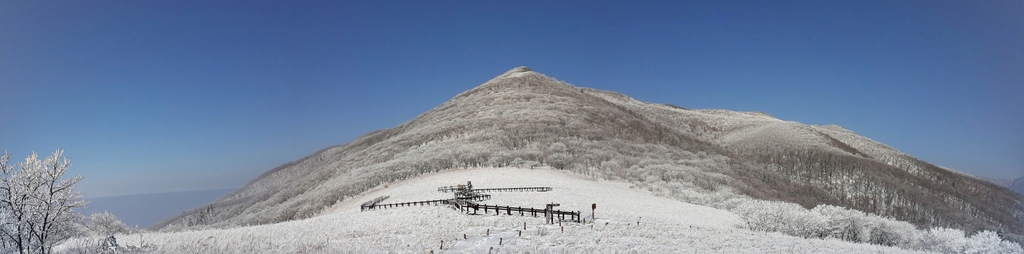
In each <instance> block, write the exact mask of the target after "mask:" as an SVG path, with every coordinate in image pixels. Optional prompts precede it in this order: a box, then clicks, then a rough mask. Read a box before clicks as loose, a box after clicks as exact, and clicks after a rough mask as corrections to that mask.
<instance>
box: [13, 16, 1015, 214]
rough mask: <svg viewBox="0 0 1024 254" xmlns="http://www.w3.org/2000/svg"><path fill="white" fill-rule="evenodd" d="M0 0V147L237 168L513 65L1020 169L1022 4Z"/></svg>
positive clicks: (82, 158)
mask: <svg viewBox="0 0 1024 254" xmlns="http://www.w3.org/2000/svg"><path fill="white" fill-rule="evenodd" d="M495 2H496V1H393V2H384V1H366V2H351V1H338V2H314V1H281V2H257V1H237V2H223V1H195V2H188V1H7V0H3V1H0V149H6V150H9V151H11V152H12V153H14V155H15V157H16V158H19V159H20V158H24V157H25V156H26V155H27V154H28V153H30V152H31V151H33V150H35V151H38V152H40V153H42V154H47V153H50V152H52V151H53V150H54V149H58V148H60V149H65V150H66V153H65V154H66V155H67V156H68V157H70V158H71V159H72V162H73V163H74V166H72V168H71V169H72V171H71V173H72V174H80V175H83V176H84V177H85V180H83V181H82V182H81V183H80V184H79V186H78V189H79V190H81V191H83V192H84V193H85V194H86V195H90V196H105V195H121V194H137V193H154V192H166V191H183V190H199V189H217V188H225V187H239V186H241V185H242V184H244V183H245V182H247V181H248V180H250V179H252V178H253V177H255V176H256V175H258V174H259V173H261V172H263V171H266V170H268V169H271V168H273V167H275V166H278V165H280V164H282V163H285V162H287V161H291V160H295V159H298V158H301V157H302V156H305V155H308V154H310V153H312V152H315V151H317V150H319V149H322V148H325V147H328V146H331V145H337V144H343V143H346V142H348V141H350V140H352V139H354V138H355V137H357V136H359V135H361V134H363V133H366V132H369V131H372V130H375V129H382V128H388V127H393V126H396V125H398V124H401V123H402V122H404V121H407V120H410V119H412V118H413V117H415V116H416V115H417V114H419V113H422V112H425V111H427V110H429V109H431V108H433V107H434V106H436V105H438V104H440V103H441V102H444V101H446V100H448V99H450V98H451V97H453V96H454V95H456V94H457V93H459V92H462V91H464V90H468V89H471V88H473V87H475V86H477V85H479V84H481V83H483V82H485V81H487V80H488V79H490V78H492V77H494V76H496V75H499V74H501V73H502V72H504V71H506V70H508V69H511V68H513V67H516V66H520V65H526V66H529V67H531V68H532V69H534V70H536V71H539V72H541V73H545V74H547V75H549V76H552V77H555V78H558V79H560V80H565V81H567V82H569V83H573V84H575V85H578V86H585V87H593V88H598V89H605V90H612V91H617V92H621V93H624V94H627V95H630V96H633V97H635V98H637V99H640V100H644V101H650V102H658V103H671V104H675V105H679V106H683V107H688V108H721V109H729V110H741V111H763V112H766V113H769V114H771V115H773V116H775V117H778V118H781V119H784V120H791V121H798V122H803V123H808V124H838V125H841V126H844V127H846V128H847V129H850V130H853V131H855V132H857V133H859V134H861V135H864V136H867V137H870V138H872V139H875V140H878V141H881V142H883V143H886V144H889V145H891V146H893V147H895V148H896V149H899V150H901V151H903V152H906V153H909V154H911V155H913V156H916V157H918V158H921V159H924V160H926V161H929V162H932V163H935V164H937V165H942V166H947V167H952V168H955V169H957V170H960V171H964V172H967V173H971V174H974V175H978V176H982V177H992V178H1016V177H1020V176H1024V134H1022V130H1024V102H1022V101H1024V46H1022V45H1024V15H1022V13H1024V2H1022V1H931V0H929V1H848V2H847V1H802V2H781V1H749V2H745V1H709V2H691V1H665V2H656V3H650V2H648V3H637V2H634V1H613V2H599V1H574V2H550V1H508V2H504V3H495Z"/></svg>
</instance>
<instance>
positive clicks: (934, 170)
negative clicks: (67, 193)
mask: <svg viewBox="0 0 1024 254" xmlns="http://www.w3.org/2000/svg"><path fill="white" fill-rule="evenodd" d="M510 165H514V166H520V167H527V168H531V167H540V166H547V167H552V168H556V169H563V170H570V171H573V172H578V173H580V174H584V175H590V176H592V177H595V178H605V179H613V180H620V181H628V182H631V183H634V184H637V185H638V186H641V187H644V188H648V189H650V190H652V191H656V192H661V193H664V195H670V196H673V197H675V198H677V199H681V200H684V201H687V202H692V203H699V204H712V205H715V204H717V205H721V206H728V200H731V199H735V198H743V197H752V198H756V199H768V200H782V201H788V202H795V203H798V204H801V205H803V206H805V207H812V206H814V205H819V204H830V205H838V206H844V207H850V208H853V209H858V210H862V211H865V212H869V213H877V214H881V215H885V216H891V217H896V218H899V219H901V220H906V221H909V222H912V223H914V224H917V225H918V226H921V227H929V226H951V227H957V228H962V229H964V230H967V231H972V232H973V231H977V230H982V229H989V230H998V231H999V232H1006V233H1007V234H1011V235H1017V236H1019V235H1020V234H1022V231H1024V223H1022V221H1024V212H1021V211H1024V204H1022V200H1021V197H1020V196H1019V195H1012V194H1013V193H1011V192H1009V191H1007V190H1006V189H1005V188H999V187H998V186H996V185H995V184H992V183H989V182H987V181H981V180H978V179H976V178H973V179H972V178H971V177H965V176H962V175H960V174H959V173H954V172H952V171H949V170H945V169H942V168H940V167H937V166H934V165H932V164H929V163H927V162H924V161H920V160H918V159H916V158H913V157H911V156H909V155H906V154H904V153H902V152H899V151H898V150H895V149H893V148H891V147H889V146H887V145H885V144H882V143H879V142H877V141H874V140H871V139H869V138H866V137H863V136H860V135H857V134H856V133H855V132H853V131H850V130H846V129H844V128H842V127H839V126H811V125H804V124H801V123H797V122H791V121H783V120H780V119H777V118H774V117H771V116H770V115H768V114H764V113H757V112H735V111H728V110H690V109H686V108H682V107H678V106H674V105H665V104H653V103H646V102H642V101H639V100H636V99H634V98H632V97H629V96H627V95H624V94H620V93H616V92H611V91H603V90H597V89H591V88H582V87H576V86H573V85H570V84H568V83H565V82H562V81H558V80H555V79H553V78H550V77H547V76H545V75H543V74H540V73H537V72H534V71H532V70H530V69H529V68H527V67H517V68H514V69H512V70H509V71H506V72H505V73H503V74H501V75H499V76H497V77H495V78H493V79H491V80H488V81H487V82H485V83H484V84H481V85H479V86H477V87H474V88H472V89H470V90H467V91H465V92H462V93H459V94H458V95H456V96H455V97H453V98H452V99H450V100H448V101H446V102H444V103H442V104H440V105H438V106H437V107H435V108H434V109H431V110H429V111H427V112H425V113H423V114H421V115H418V116H416V117H415V118H413V119H412V120H410V121H407V122H405V123H402V124H400V125H398V126H396V127H394V128H390V129H384V130H379V131H374V132H371V133H368V134H366V135H364V136H362V137H360V138H357V139H356V140H353V141H352V142H350V143H349V144H346V145H342V146H334V147H329V148H326V149H324V150H321V151H319V152H317V153H314V154H311V155H309V156H307V157H304V158H303V159H300V160H297V161H295V162H292V163H288V164H285V165H282V166H280V167H277V168H275V169H273V170H271V171H268V172H267V173H265V174H264V175H261V177H260V178H257V179H254V180H253V181H252V182H250V184H247V185H246V186H245V187H243V188H242V189H240V190H239V191H237V192H236V193H234V194H232V195H229V196H226V197H224V198H222V199H221V200H218V201H217V202H214V203H213V204H211V205H210V206H208V207H207V208H202V207H201V208H198V209H196V210H193V211H190V212H188V213H185V214H183V215H182V216H179V217H176V218H171V219H168V220H166V221H165V222H164V223H161V224H160V225H159V227H157V228H167V227H169V226H170V227H171V228H175V227H178V228H180V227H195V226H214V227H219V226H220V227H223V226H232V225H251V224H266V223H274V222H280V221H286V220H292V219H300V218H306V217H310V216H315V215H316V214H317V213H319V211H322V210H323V209H325V208H326V207H330V206H331V205H333V204H334V203H337V202H339V201H341V200H345V199H347V198H349V197H351V196H355V195H358V194H359V193H361V192H362V191H365V190H367V189H370V188H372V187H374V186H378V185H382V184H387V183H389V182H394V181H399V180H402V179H408V178H411V177H415V176H417V175H420V174H423V173H429V172H436V171H439V170H443V169H447V168H457V167H474V166H497V167H501V166H510ZM957 184H959V185H960V186H959V187H957ZM989 194H990V195H989ZM1011 195H1012V196H1011Z"/></svg>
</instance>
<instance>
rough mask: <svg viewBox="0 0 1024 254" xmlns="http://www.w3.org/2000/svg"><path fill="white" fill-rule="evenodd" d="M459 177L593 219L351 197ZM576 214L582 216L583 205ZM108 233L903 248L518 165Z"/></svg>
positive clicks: (412, 191)
mask: <svg viewBox="0 0 1024 254" xmlns="http://www.w3.org/2000/svg"><path fill="white" fill-rule="evenodd" d="M465 181H472V182H473V185H474V186H476V187H478V188H487V187H515V186H549V187H552V188H553V190H552V191H550V192H543V193H534V192H511V193H492V197H493V198H492V199H491V200H489V201H485V202H484V203H487V204H502V205H517V206H519V205H521V206H533V207H542V206H543V205H544V204H546V203H550V202H555V203H560V204H561V206H560V207H559V208H560V209H564V210H589V208H590V205H591V204H593V203H596V204H597V210H596V215H597V220H596V223H593V222H592V223H588V224H578V223H571V222H565V223H563V224H562V225H561V227H560V226H559V225H545V224H544V219H543V218H536V217H530V216H526V217H523V216H518V215H512V216H509V215H493V214H487V215H467V214H462V213H460V212H459V211H457V210H453V209H450V208H448V207H443V206H420V207H400V208H391V209H381V210H372V211H365V212H361V211H360V207H359V205H360V202H362V201H365V200H369V199H373V198H374V197H377V196H384V195H387V196H391V198H390V199H388V200H387V202H400V201H416V200H424V199H439V198H450V195H451V194H445V193H440V192H437V191H436V190H437V187H441V186H450V185H455V184H460V183H464V182H465ZM584 214H586V215H587V216H588V218H587V219H588V220H590V218H589V215H590V211H586V212H584ZM637 221H639V224H637ZM524 223H525V225H526V229H525V230H523V225H524ZM520 232H521V234H520ZM116 237H117V239H118V243H119V244H120V245H122V246H123V245H131V246H140V245H145V244H150V245H152V246H153V247H151V249H155V250H156V251H155V252H157V253H428V252H431V251H433V252H434V253H528V252H529V253H538V252H542V253H544V252H562V253H620V252H626V253H913V251H908V250H902V249H898V248H893V247H883V246H877V245H868V244H855V243H848V242H842V241H838V240H834V239H830V240H821V239H804V238H799V237H792V236H786V235H781V234H777V233H764V232H754V231H749V230H747V229H744V227H743V224H742V220H741V219H740V218H739V217H738V216H737V215H735V214H732V213H730V212H728V211H724V210H719V209H715V208H711V207H706V206H700V205H694V204H688V203H684V202H680V201H677V200H674V199H670V198H665V197H658V196H655V195H653V193H651V192H649V191H645V190H639V189H636V188H631V187H630V185H629V184H626V183H622V182H616V181H605V180H595V179H592V178H591V177H587V176H580V175H576V174H573V173H569V172H566V171H559V170H549V169H533V170H532V169H520V168H476V169H453V170H446V171H442V172H438V173H432V174H426V175H422V176H420V177H418V178H414V179H410V180H406V181H402V182H397V183H392V184H388V185H387V186H386V187H385V186H379V187H377V188H374V189H372V190H370V191H368V192H366V193H364V194H361V195H359V196H356V197H354V198H352V199H349V200H348V201H345V202H341V203H339V204H337V205H335V206H333V207H331V208H329V209H327V210H325V212H324V213H323V214H321V215H319V216H315V217H312V218H308V219H302V220H295V221H289V222H283V223H277V224H270V225H260V226H247V227H238V228H231V229H209V230H202V231H186V232H174V233H171V232H164V233H144V234H133V235H118V236H116ZM94 241H95V239H75V240H71V241H69V242H67V243H66V244H64V245H62V246H59V247H58V248H57V251H58V252H60V251H71V250H75V249H76V248H80V247H82V246H89V245H90V244H93V243H94ZM442 241H444V249H441V247H442V246H441V245H442Z"/></svg>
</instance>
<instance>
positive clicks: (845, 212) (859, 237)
mask: <svg viewBox="0 0 1024 254" xmlns="http://www.w3.org/2000/svg"><path fill="white" fill-rule="evenodd" d="M811 211H812V212H814V213H817V214H820V215H821V216H824V217H825V223H824V228H823V230H824V233H825V235H826V236H829V237H834V238H838V239H842V240H845V241H851V242H867V241H869V240H871V228H870V222H869V220H868V219H867V218H866V217H865V216H866V214H864V212H861V211H857V210H851V209H846V208H843V207H838V206H831V205H819V206H817V207H814V209H812V210H811Z"/></svg>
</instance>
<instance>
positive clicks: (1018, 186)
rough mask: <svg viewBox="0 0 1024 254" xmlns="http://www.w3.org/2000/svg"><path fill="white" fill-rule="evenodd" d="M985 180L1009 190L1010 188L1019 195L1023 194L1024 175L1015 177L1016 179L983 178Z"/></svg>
mask: <svg viewBox="0 0 1024 254" xmlns="http://www.w3.org/2000/svg"><path fill="white" fill-rule="evenodd" d="M985 180H988V181H990V182H993V183H995V184H996V185H999V186H1003V187H1005V188H1007V189H1010V190H1012V191H1014V192H1017V193H1018V194H1020V195H1024V177H1021V178H1017V179H985Z"/></svg>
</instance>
